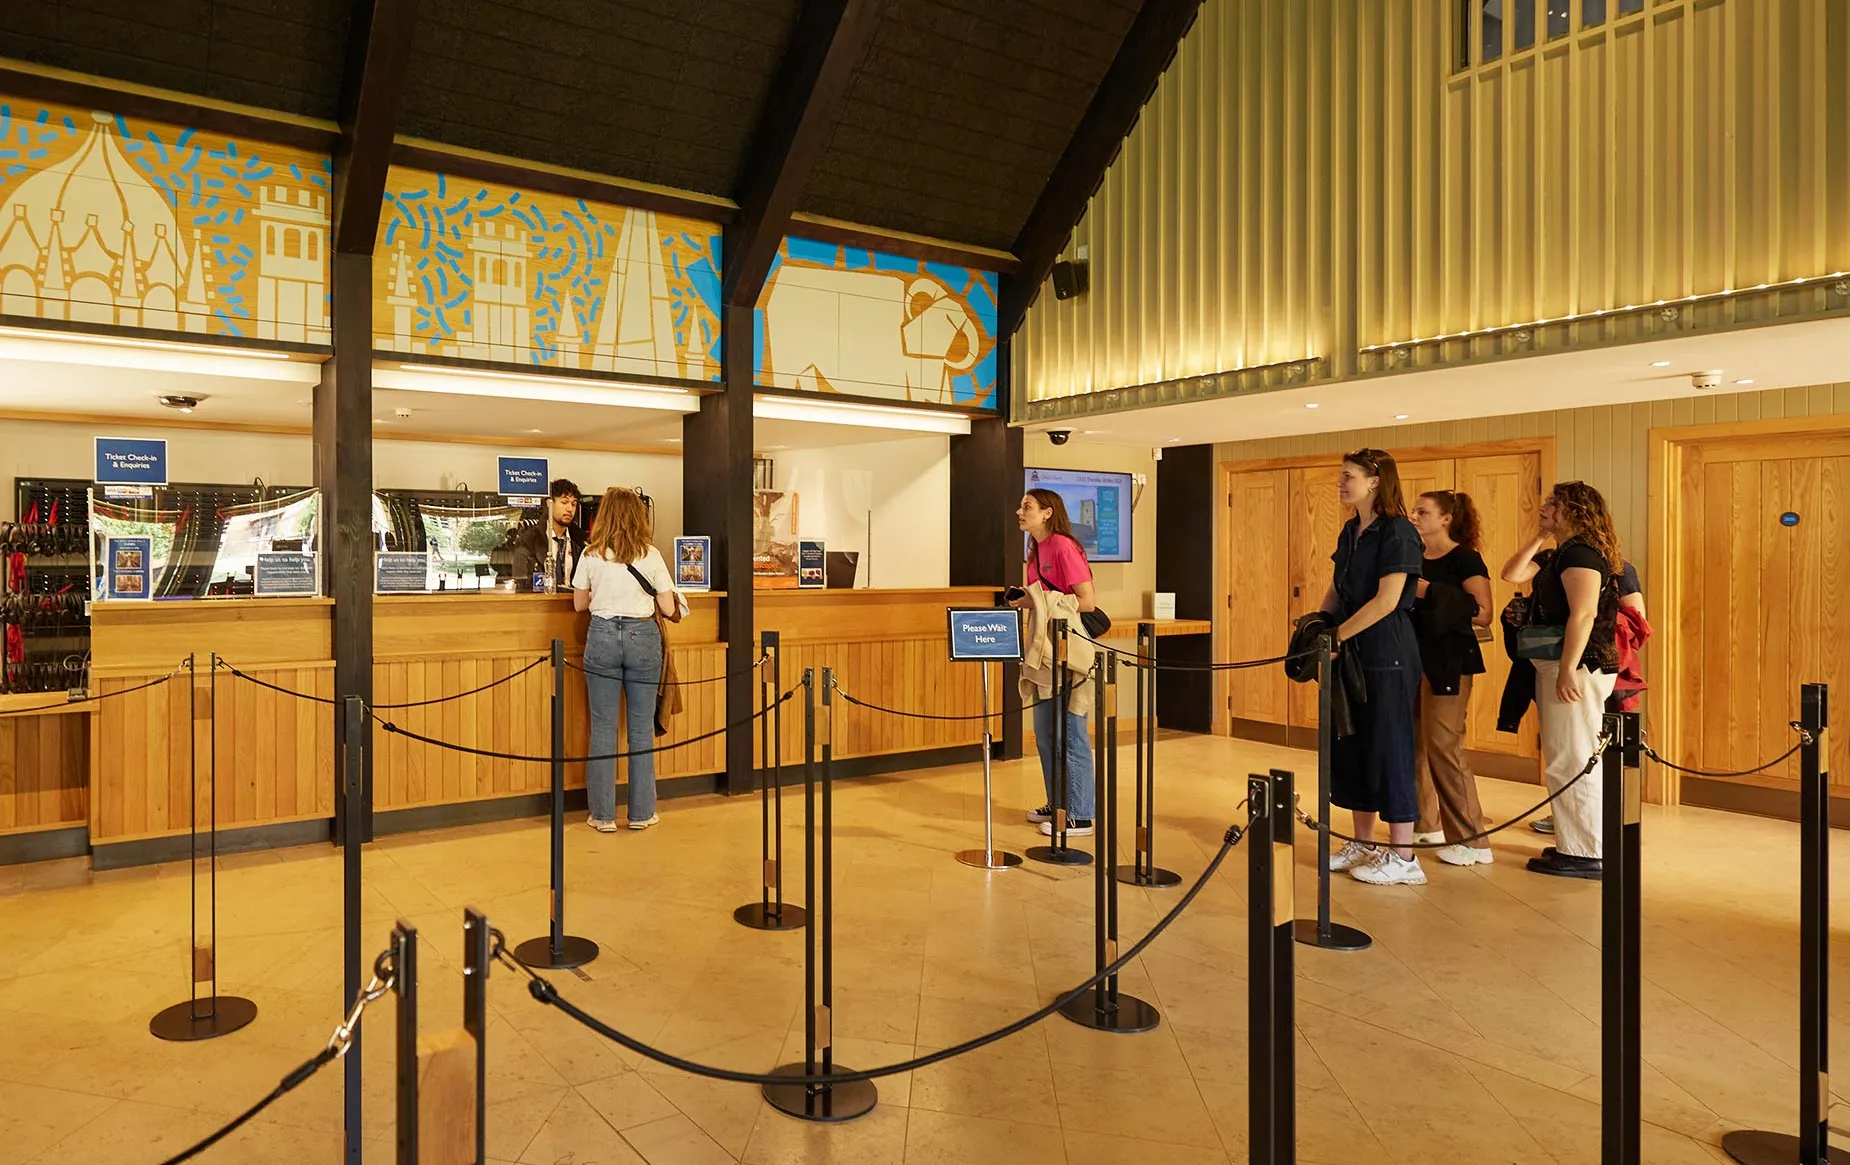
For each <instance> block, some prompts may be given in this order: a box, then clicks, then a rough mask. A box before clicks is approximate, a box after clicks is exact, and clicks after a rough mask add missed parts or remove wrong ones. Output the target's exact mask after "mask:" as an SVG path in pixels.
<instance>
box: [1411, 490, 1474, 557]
mask: <svg viewBox="0 0 1850 1165" xmlns="http://www.w3.org/2000/svg"><path fill="white" fill-rule="evenodd" d="M1420 496H1421V497H1423V498H1431V499H1432V502H1433V505H1435V506H1438V507H1439V512H1440V513H1441V514H1444V515H1445V516H1446V517H1448V518H1450V519H1451V520H1452V524H1451V526H1450V527H1449V528H1448V531H1447V532H1448V533H1450V534H1451V536H1452V541H1454V542H1456V543H1458V544H1459V545H1460V546H1463V547H1465V548H1466V549H1467V550H1478V549H1480V548H1481V547H1482V543H1483V540H1484V524H1483V522H1482V521H1480V520H1479V519H1478V516H1477V505H1476V503H1474V502H1473V501H1472V500H1471V495H1470V494H1468V493H1465V492H1463V491H1461V490H1449V489H1431V490H1427V491H1426V492H1425V493H1423V494H1421V495H1420Z"/></svg>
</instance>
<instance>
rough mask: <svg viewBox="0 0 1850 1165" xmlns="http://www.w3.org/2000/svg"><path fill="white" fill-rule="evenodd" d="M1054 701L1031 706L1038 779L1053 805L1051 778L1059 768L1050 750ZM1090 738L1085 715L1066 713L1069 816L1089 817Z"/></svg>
mask: <svg viewBox="0 0 1850 1165" xmlns="http://www.w3.org/2000/svg"><path fill="white" fill-rule="evenodd" d="M1059 712H1060V710H1059V708H1058V707H1057V706H1056V704H1055V702H1054V701H1048V702H1047V703H1043V704H1036V705H1035V706H1034V744H1035V747H1036V748H1038V749H1040V753H1041V781H1042V782H1043V783H1044V784H1045V785H1046V786H1047V804H1049V805H1052V804H1053V803H1054V800H1053V783H1054V778H1055V777H1057V776H1058V775H1059V772H1060V768H1059V764H1058V760H1057V758H1056V757H1055V756H1054V751H1053V745H1054V740H1053V733H1054V723H1055V721H1054V717H1055V716H1057V715H1059ZM1093 797H1094V793H1093V779H1092V738H1091V736H1089V735H1087V733H1086V718H1085V717H1084V716H1082V715H1080V714H1079V713H1077V712H1068V713H1066V812H1067V815H1068V816H1069V817H1083V818H1085V819H1087V820H1088V821H1089V820H1091V818H1092V803H1093Z"/></svg>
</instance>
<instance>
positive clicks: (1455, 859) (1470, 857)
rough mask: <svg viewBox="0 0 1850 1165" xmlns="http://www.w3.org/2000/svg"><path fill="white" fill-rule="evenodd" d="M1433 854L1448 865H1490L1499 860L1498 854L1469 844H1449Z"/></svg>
mask: <svg viewBox="0 0 1850 1165" xmlns="http://www.w3.org/2000/svg"><path fill="white" fill-rule="evenodd" d="M1433 856H1434V857H1436V858H1438V859H1439V860H1440V861H1442V862H1444V863H1445V864H1446V865H1448V866H1488V865H1490V864H1491V863H1492V862H1494V861H1496V860H1497V855H1496V854H1493V853H1491V852H1490V851H1489V850H1488V849H1478V848H1476V847H1475V846H1468V845H1448V846H1446V847H1445V848H1444V849H1441V850H1434V851H1433Z"/></svg>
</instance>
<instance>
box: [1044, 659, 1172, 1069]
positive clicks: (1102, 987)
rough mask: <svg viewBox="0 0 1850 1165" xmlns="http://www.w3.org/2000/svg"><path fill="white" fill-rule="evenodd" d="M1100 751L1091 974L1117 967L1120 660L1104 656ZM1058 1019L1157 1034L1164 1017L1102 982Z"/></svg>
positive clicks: (1096, 680) (1098, 677)
mask: <svg viewBox="0 0 1850 1165" xmlns="http://www.w3.org/2000/svg"><path fill="white" fill-rule="evenodd" d="M1092 693H1093V718H1094V721H1095V723H1094V725H1093V728H1094V732H1095V733H1096V735H1097V741H1098V743H1097V746H1096V747H1095V748H1094V749H1093V752H1094V754H1095V755H1096V756H1097V758H1098V760H1097V771H1098V810H1097V815H1098V816H1097V820H1096V821H1095V822H1094V824H1095V826H1096V827H1097V829H1098V833H1097V834H1096V836H1097V837H1098V846H1097V849H1098V861H1097V864H1096V865H1094V866H1093V877H1092V895H1093V896H1092V934H1093V956H1092V957H1093V966H1092V969H1093V971H1094V972H1095V973H1096V972H1102V971H1103V970H1104V969H1105V968H1106V967H1107V966H1109V965H1111V964H1112V963H1115V962H1117V961H1118V657H1117V655H1116V654H1115V653H1113V652H1109V651H1101V652H1099V653H1098V659H1097V662H1096V663H1095V664H1094V667H1093V676H1092ZM1060 1014H1061V1015H1063V1016H1065V1017H1066V1018H1067V1019H1070V1020H1072V1021H1073V1022H1074V1023H1076V1024H1078V1025H1079V1026H1080V1027H1088V1028H1091V1029H1093V1030H1094V1031H1103V1032H1121V1033H1133V1032H1147V1031H1154V1030H1156V1027H1157V1025H1158V1024H1159V1023H1161V1022H1162V1016H1161V1014H1160V1013H1158V1011H1157V1010H1156V1008H1155V1007H1154V1006H1153V1005H1151V1004H1150V1003H1149V1002H1147V1001H1146V1000H1143V999H1139V998H1137V997H1136V996H1134V995H1126V994H1124V993H1122V992H1120V991H1119V990H1118V977H1117V976H1116V975H1111V976H1108V977H1106V978H1105V979H1102V980H1100V981H1099V983H1098V985H1097V986H1095V987H1094V988H1093V989H1092V991H1091V992H1090V993H1089V994H1087V995H1081V996H1080V997H1079V998H1078V999H1075V1000H1073V1001H1072V1002H1071V1003H1069V1004H1067V1005H1066V1006H1065V1007H1063V1008H1061V1009H1060Z"/></svg>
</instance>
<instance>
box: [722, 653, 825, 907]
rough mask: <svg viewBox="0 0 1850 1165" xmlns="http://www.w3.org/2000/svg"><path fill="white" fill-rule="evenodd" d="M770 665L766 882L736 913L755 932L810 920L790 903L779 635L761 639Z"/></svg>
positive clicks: (764, 790) (763, 783)
mask: <svg viewBox="0 0 1850 1165" xmlns="http://www.w3.org/2000/svg"><path fill="white" fill-rule="evenodd" d="M759 644H760V650H761V651H762V653H763V655H764V663H763V664H761V665H760V666H759V668H758V707H759V708H760V709H769V711H770V715H768V716H760V717H759V718H758V764H759V766H760V776H761V778H762V779H761V780H760V781H759V784H758V812H759V835H760V836H759V841H760V844H761V846H762V849H763V855H764V858H763V860H764V865H763V867H762V868H763V870H764V885H763V886H762V887H761V888H760V891H759V897H758V901H756V902H747V903H746V904H745V905H743V906H741V907H739V908H738V909H737V910H734V911H733V912H732V919H733V921H734V922H737V923H738V924H739V925H740V926H749V927H751V928H752V929H753V930H795V929H797V928H798V927H800V926H802V925H803V924H804V923H805V922H806V921H807V920H808V918H809V913H808V912H807V911H806V910H804V909H803V907H801V906H791V905H790V904H788V903H786V902H785V901H784V712H783V708H784V699H783V697H784V673H783V658H782V655H781V654H780V652H779V651H778V633H777V632H775V631H766V632H764V633H763V634H762V635H761V636H760V637H759Z"/></svg>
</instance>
